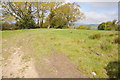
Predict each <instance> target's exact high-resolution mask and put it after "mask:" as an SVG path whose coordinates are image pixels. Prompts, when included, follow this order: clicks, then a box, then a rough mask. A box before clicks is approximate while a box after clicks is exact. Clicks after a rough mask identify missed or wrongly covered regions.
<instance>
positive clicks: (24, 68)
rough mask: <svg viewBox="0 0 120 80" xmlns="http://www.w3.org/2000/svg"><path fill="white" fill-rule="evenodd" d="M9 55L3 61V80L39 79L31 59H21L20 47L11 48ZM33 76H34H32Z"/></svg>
mask: <svg viewBox="0 0 120 80" xmlns="http://www.w3.org/2000/svg"><path fill="white" fill-rule="evenodd" d="M10 49H11V52H12V53H11V55H10V56H9V58H8V59H7V60H5V61H4V63H5V64H4V66H3V77H5V78H36V77H39V76H38V74H37V72H36V70H35V67H34V63H33V60H32V58H30V59H29V61H24V60H23V59H22V57H23V52H22V50H21V47H19V48H17V47H11V48H10ZM33 74H34V75H33Z"/></svg>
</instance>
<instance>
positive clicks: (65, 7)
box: [47, 3, 83, 28]
mask: <svg viewBox="0 0 120 80" xmlns="http://www.w3.org/2000/svg"><path fill="white" fill-rule="evenodd" d="M79 7H80V6H79V5H77V4H76V3H66V4H62V5H59V6H58V7H57V8H55V9H53V10H51V13H50V14H49V16H48V18H47V21H48V22H49V25H50V26H49V28H50V27H54V25H53V23H62V22H63V23H62V24H64V25H66V26H68V27H69V26H70V25H71V24H72V23H73V22H75V21H77V20H80V19H82V18H83V13H82V12H81V11H80V8H79ZM60 17H61V18H60ZM54 21H55V22H54ZM57 26H58V27H60V26H61V24H60V25H57Z"/></svg>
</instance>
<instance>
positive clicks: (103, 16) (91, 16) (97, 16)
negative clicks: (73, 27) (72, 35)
mask: <svg viewBox="0 0 120 80" xmlns="http://www.w3.org/2000/svg"><path fill="white" fill-rule="evenodd" d="M84 14H85V16H86V18H85V19H83V20H79V21H77V22H76V23H79V24H100V23H101V22H105V21H111V20H114V19H117V18H118V16H116V15H117V13H116V12H111V13H109V12H106V13H98V12H85V13H84Z"/></svg>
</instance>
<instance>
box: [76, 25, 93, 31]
mask: <svg viewBox="0 0 120 80" xmlns="http://www.w3.org/2000/svg"><path fill="white" fill-rule="evenodd" d="M76 29H86V30H90V29H91V26H88V27H86V26H84V25H80V26H79V27H77V28H76Z"/></svg>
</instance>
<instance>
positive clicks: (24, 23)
mask: <svg viewBox="0 0 120 80" xmlns="http://www.w3.org/2000/svg"><path fill="white" fill-rule="evenodd" d="M16 26H19V27H20V29H30V28H34V27H35V22H34V20H33V19H26V18H23V19H20V20H19V21H17V23H16Z"/></svg>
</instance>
